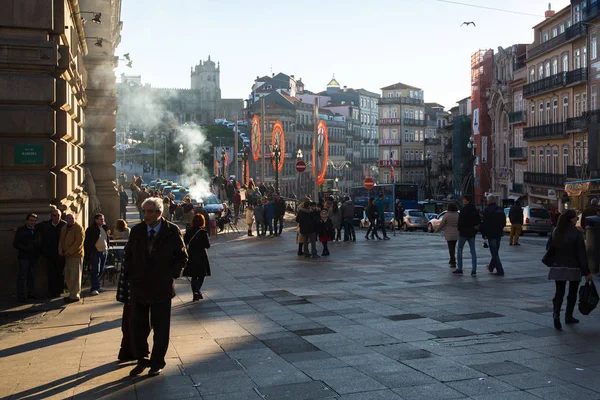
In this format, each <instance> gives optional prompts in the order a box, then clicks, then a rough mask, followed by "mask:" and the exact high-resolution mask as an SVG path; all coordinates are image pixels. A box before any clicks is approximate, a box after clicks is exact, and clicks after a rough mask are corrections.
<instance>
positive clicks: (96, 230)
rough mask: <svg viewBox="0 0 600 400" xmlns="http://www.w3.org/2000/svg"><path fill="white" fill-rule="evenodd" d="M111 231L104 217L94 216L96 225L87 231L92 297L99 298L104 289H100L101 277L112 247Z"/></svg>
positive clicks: (86, 245) (85, 242) (84, 245)
mask: <svg viewBox="0 0 600 400" xmlns="http://www.w3.org/2000/svg"><path fill="white" fill-rule="evenodd" d="M109 237H110V229H108V226H107V225H106V224H105V223H104V215H103V214H96V215H94V223H93V224H92V225H91V226H90V227H88V228H87V229H86V230H85V241H84V242H83V251H84V253H85V255H84V258H85V259H86V260H88V262H89V264H90V269H91V272H90V275H91V281H92V283H91V284H92V286H91V287H90V295H92V296H97V295H98V294H99V293H101V292H103V291H104V289H103V288H101V287H100V276H101V275H102V272H104V265H105V264H106V255H107V253H108V247H109V246H110V239H109Z"/></svg>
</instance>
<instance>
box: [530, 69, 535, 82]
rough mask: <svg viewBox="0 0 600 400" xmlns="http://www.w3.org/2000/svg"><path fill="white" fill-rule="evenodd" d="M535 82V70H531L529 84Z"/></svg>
mask: <svg viewBox="0 0 600 400" xmlns="http://www.w3.org/2000/svg"><path fill="white" fill-rule="evenodd" d="M531 82H535V69H533V68H531V69H530V70H529V83H531Z"/></svg>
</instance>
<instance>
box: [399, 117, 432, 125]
mask: <svg viewBox="0 0 600 400" xmlns="http://www.w3.org/2000/svg"><path fill="white" fill-rule="evenodd" d="M426 123H427V121H425V120H424V119H414V118H404V125H408V126H425V125H426Z"/></svg>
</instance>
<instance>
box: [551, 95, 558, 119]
mask: <svg viewBox="0 0 600 400" xmlns="http://www.w3.org/2000/svg"><path fill="white" fill-rule="evenodd" d="M552 121H553V122H554V123H555V124H556V123H557V122H558V99H557V98H556V97H555V98H554V100H553V101H552Z"/></svg>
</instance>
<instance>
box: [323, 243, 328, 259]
mask: <svg viewBox="0 0 600 400" xmlns="http://www.w3.org/2000/svg"><path fill="white" fill-rule="evenodd" d="M321 244H322V245H323V253H322V255H324V256H328V255H329V248H328V247H327V242H321Z"/></svg>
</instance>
